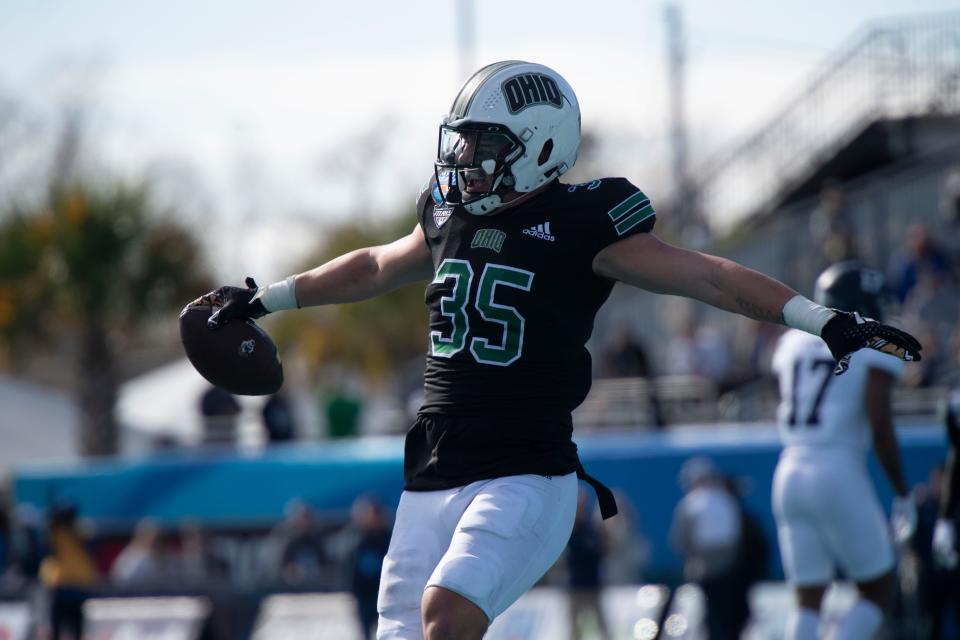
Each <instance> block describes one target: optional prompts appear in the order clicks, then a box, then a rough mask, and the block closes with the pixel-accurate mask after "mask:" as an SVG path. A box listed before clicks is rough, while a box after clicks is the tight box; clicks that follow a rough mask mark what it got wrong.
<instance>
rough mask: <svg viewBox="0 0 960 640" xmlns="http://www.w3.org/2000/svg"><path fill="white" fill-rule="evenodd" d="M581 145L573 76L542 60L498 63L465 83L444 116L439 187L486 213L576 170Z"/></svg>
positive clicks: (451, 200)
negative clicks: (568, 78)
mask: <svg viewBox="0 0 960 640" xmlns="http://www.w3.org/2000/svg"><path fill="white" fill-rule="evenodd" d="M579 146H580V105H579V104H578V103H577V97H576V95H574V93H573V89H572V88H571V87H570V85H569V84H568V83H567V81H566V80H564V79H563V77H562V76H561V75H560V74H558V73H557V72H556V71H554V70H553V69H550V68H548V67H545V66H543V65H541V64H534V63H530V62H522V61H519V60H507V61H504V62H495V63H493V64H490V65H487V66H485V67H483V68H482V69H480V70H479V71H477V72H476V73H474V74H473V75H472V76H471V77H470V79H469V80H467V81H466V83H464V85H463V87H461V88H460V92H459V93H458V94H457V97H456V99H455V100H454V101H453V106H452V107H450V113H448V114H447V115H446V116H444V118H443V122H442V124H441V125H440V139H439V142H438V145H437V160H436V164H435V173H436V179H437V187H438V190H439V193H440V194H442V196H443V201H444V203H445V204H448V205H457V204H462V205H463V206H464V208H465V209H466V210H467V211H468V212H470V213H472V214H474V215H487V214H489V213H492V212H494V211H496V209H497V208H498V207H500V206H501V205H502V204H504V202H506V201H509V200H510V199H511V198H510V197H509V195H508V194H511V195H514V197H515V194H522V193H529V192H531V191H534V190H535V189H537V188H538V187H541V186H543V185H544V184H546V183H547V182H549V181H551V180H553V179H554V178H556V177H558V176H560V175H562V174H564V173H566V172H567V171H569V170H570V168H571V167H573V164H574V163H575V162H576V161H577V148H578V147H579ZM505 198H506V199H505Z"/></svg>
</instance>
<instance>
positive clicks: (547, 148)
mask: <svg viewBox="0 0 960 640" xmlns="http://www.w3.org/2000/svg"><path fill="white" fill-rule="evenodd" d="M551 153H553V138H550V139H549V140H547V141H546V142H544V143H543V148H542V149H540V157H539V158H537V164H538V165H540V166H542V165H543V164H544V163H545V162H546V161H547V160H549V159H550V154H551Z"/></svg>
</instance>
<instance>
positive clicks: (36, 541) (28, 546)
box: [4, 504, 47, 589]
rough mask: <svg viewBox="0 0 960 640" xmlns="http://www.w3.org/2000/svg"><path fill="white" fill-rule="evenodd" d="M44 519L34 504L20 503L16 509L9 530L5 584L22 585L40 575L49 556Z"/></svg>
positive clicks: (9, 585) (13, 587)
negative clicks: (44, 536)
mask: <svg viewBox="0 0 960 640" xmlns="http://www.w3.org/2000/svg"><path fill="white" fill-rule="evenodd" d="M42 528H43V518H42V516H41V514H40V512H39V511H37V509H35V508H34V507H32V506H30V505H25V504H21V505H18V506H17V507H16V508H15V509H14V511H13V519H12V521H11V523H10V529H9V534H10V537H9V554H10V559H9V567H8V568H7V571H6V573H5V574H4V583H5V586H8V587H10V588H11V589H16V588H17V586H18V585H22V584H23V583H25V582H29V581H31V580H33V579H34V578H36V577H37V574H38V573H39V571H40V563H41V562H42V561H43V559H44V557H45V556H46V555H47V553H46V550H45V549H44V546H43V541H42V535H41V533H42Z"/></svg>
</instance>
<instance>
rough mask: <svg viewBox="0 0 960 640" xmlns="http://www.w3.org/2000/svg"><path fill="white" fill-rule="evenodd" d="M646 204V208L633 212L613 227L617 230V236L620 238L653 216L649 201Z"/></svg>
mask: <svg viewBox="0 0 960 640" xmlns="http://www.w3.org/2000/svg"><path fill="white" fill-rule="evenodd" d="M640 195H643V194H640ZM646 202H647V206H645V207H644V208H642V209H640V210H639V211H635V212H634V213H632V214H630V215H629V216H627V217H625V218H623V219H622V220H621V221H620V222H618V223H617V224H616V225H614V228H615V229H616V230H617V235H618V236H622V235H623V234H625V233H627V232H628V231H630V230H631V229H633V228H634V227H635V226H637V225H638V224H640V223H641V222H643V221H644V220H646V219H647V218H649V217H650V216H652V215H654V213H655V212H654V210H653V205H652V204H649V200H648V201H646Z"/></svg>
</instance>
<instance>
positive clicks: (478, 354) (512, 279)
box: [430, 258, 534, 367]
mask: <svg viewBox="0 0 960 640" xmlns="http://www.w3.org/2000/svg"><path fill="white" fill-rule="evenodd" d="M473 276H474V273H473V267H471V266H470V263H469V261H467V260H460V259H457V258H447V259H446V260H444V261H443V262H442V263H440V267H439V268H438V269H437V273H436V275H435V276H434V278H433V282H432V283H431V284H441V285H442V284H446V283H447V281H449V280H450V279H451V278H452V279H453V280H454V283H453V290H452V291H451V293H450V295H446V296H443V297H441V298H440V314H441V315H443V316H444V317H446V318H450V324H451V326H452V330H451V332H450V336H449V337H446V338H445V337H444V336H443V332H442V331H431V332H430V354H431V355H433V356H436V357H438V358H451V357H453V356H454V355H456V354H458V353H460V352H461V351H463V348H464V347H465V346H466V343H467V336H468V335H469V333H470V317H469V316H468V315H467V313H466V306H467V303H468V302H469V301H470V290H471V289H472V285H473ZM533 278H534V273H533V272H532V271H526V270H524V269H517V268H514V267H508V266H505V265H501V264H486V265H484V268H483V274H482V275H481V276H480V283H479V285H478V287H477V295H476V300H475V301H474V305H473V306H474V308H475V309H476V310H477V312H478V313H479V314H480V317H481V318H483V319H484V320H486V321H487V322H492V323H494V324H499V325H500V326H501V327H503V339H502V340H501V342H500V344H499V345H497V344H491V343H490V342H491V341H490V340H489V339H487V338H480V337H476V336H475V337H474V338H473V339H472V340H471V341H470V354H471V355H472V356H473V358H474V360H476V361H477V362H479V363H481V364H490V365H495V366H498V367H506V366H509V365H511V364H513V363H514V362H516V361H517V360H518V359H519V358H520V356H521V355H523V337H524V334H525V331H526V319H525V318H524V317H523V315H521V314H520V312H519V311H517V308H516V307H512V306H510V305H505V304H497V303H496V302H494V301H493V297H494V295H495V294H496V290H497V285H501V284H502V285H504V286H507V287H513V288H514V289H520V290H521V291H530V288H531V287H532V285H533Z"/></svg>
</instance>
